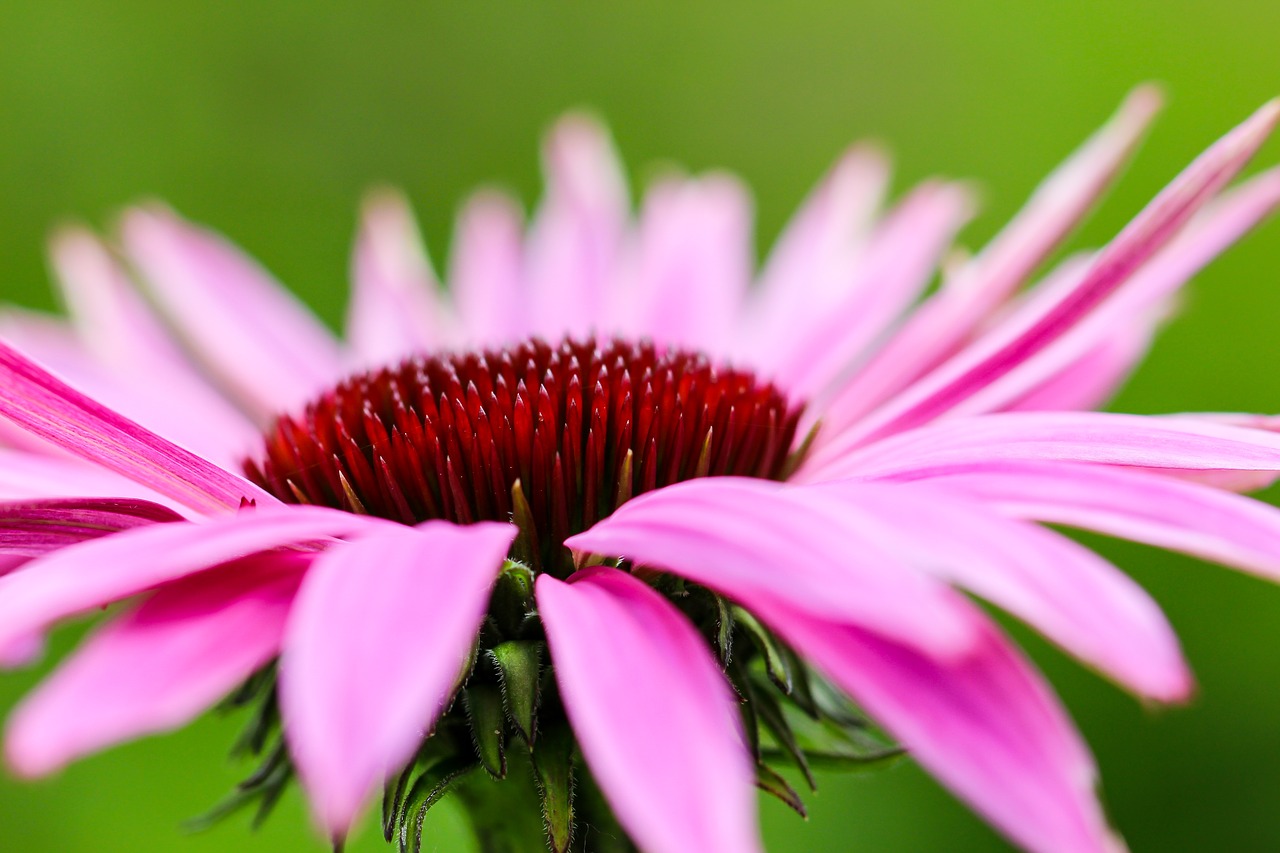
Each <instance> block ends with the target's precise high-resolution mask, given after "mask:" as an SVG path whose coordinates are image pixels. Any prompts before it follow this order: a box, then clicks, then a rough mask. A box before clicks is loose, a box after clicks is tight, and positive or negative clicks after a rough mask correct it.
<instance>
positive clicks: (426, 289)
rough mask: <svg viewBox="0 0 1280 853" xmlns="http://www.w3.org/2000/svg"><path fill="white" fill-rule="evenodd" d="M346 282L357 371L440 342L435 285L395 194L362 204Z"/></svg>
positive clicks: (404, 204)
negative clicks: (362, 209)
mask: <svg viewBox="0 0 1280 853" xmlns="http://www.w3.org/2000/svg"><path fill="white" fill-rule="evenodd" d="M351 280H352V290H351V305H350V308H349V309H348V312H347V339H348V342H349V343H350V344H351V347H352V349H353V350H354V353H353V354H354V356H355V358H356V360H357V362H358V363H359V366H360V367H381V366H382V365H384V364H389V363H390V364H394V363H396V362H398V361H400V360H401V359H403V358H405V357H406V356H408V355H411V354H412V353H415V352H418V351H420V350H422V349H426V348H428V347H433V346H438V345H439V344H440V343H441V342H442V340H441V339H442V337H443V335H444V332H445V331H446V328H447V324H441V323H439V322H438V321H439V320H440V319H441V318H440V317H439V314H440V311H441V306H440V303H439V299H438V298H437V291H438V290H439V287H440V285H439V283H438V282H437V281H436V276H435V273H434V272H432V270H431V262H430V260H428V258H427V250H426V248H425V247H424V246H423V245H422V238H421V237H419V236H418V224H417V223H416V222H415V221H414V218H413V211H412V210H411V209H410V208H409V202H408V200H407V199H405V197H404V196H403V195H401V194H400V193H398V192H394V191H391V190H383V191H380V192H377V193H374V194H372V195H371V196H370V197H369V198H368V199H366V200H365V204H364V212H363V216H362V217H361V221H360V233H359V235H358V236H357V238H356V248H355V257H354V258H353V259H352V262H351Z"/></svg>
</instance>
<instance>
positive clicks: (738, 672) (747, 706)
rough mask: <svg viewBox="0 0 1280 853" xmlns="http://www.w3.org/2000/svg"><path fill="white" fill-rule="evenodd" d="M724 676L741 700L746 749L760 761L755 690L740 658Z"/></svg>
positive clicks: (730, 665) (740, 706)
mask: <svg viewBox="0 0 1280 853" xmlns="http://www.w3.org/2000/svg"><path fill="white" fill-rule="evenodd" d="M726 674H727V675H728V676H729V683H730V684H732V685H733V689H734V691H735V692H736V693H737V694H738V696H739V697H740V698H741V699H742V701H741V702H740V703H739V704H738V708H739V710H740V711H741V712H742V733H743V734H744V735H745V736H746V738H747V749H748V751H749V752H750V753H751V757H752V758H754V759H755V760H756V761H757V762H758V761H759V760H760V720H759V719H758V718H757V717H756V705H755V696H756V688H755V686H754V685H752V683H751V675H750V673H748V672H747V668H746V666H745V665H744V664H743V662H742V658H735V659H734V660H733V661H731V662H730V663H729V668H728V670H726Z"/></svg>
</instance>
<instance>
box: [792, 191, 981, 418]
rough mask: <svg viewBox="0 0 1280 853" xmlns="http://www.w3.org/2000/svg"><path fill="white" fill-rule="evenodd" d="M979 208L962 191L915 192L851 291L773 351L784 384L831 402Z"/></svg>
mask: <svg viewBox="0 0 1280 853" xmlns="http://www.w3.org/2000/svg"><path fill="white" fill-rule="evenodd" d="M973 209H974V202H973V197H972V193H971V192H970V191H969V190H968V189H967V188H966V187H963V186H961V185H958V184H946V183H941V182H937V181H933V182H927V183H925V184H922V185H921V186H920V187H917V188H916V189H915V190H914V191H912V193H911V194H910V195H908V196H907V198H905V199H904V200H903V201H902V203H901V204H899V205H898V207H897V208H895V209H894V210H893V211H892V212H890V213H889V215H888V216H886V217H885V219H884V222H882V223H881V224H880V226H879V227H878V228H877V229H876V232H875V233H874V234H873V235H872V236H871V239H870V241H869V245H868V247H867V250H866V253H865V254H864V256H863V257H862V258H861V260H860V261H859V263H858V266H857V270H856V271H855V272H854V274H853V276H852V277H851V281H850V283H849V285H848V288H847V292H846V293H845V294H843V295H842V296H841V298H840V299H838V300H837V301H835V302H834V303H832V304H831V305H829V306H827V308H826V310H823V311H821V312H820V313H816V314H814V316H812V317H810V318H808V322H807V323H804V324H801V325H799V327H796V326H792V327H790V328H788V329H787V330H786V338H785V339H784V340H782V341H776V342H774V343H773V345H772V346H770V347H769V348H768V350H767V351H769V350H772V351H774V352H776V354H774V352H771V354H770V363H771V365H772V366H773V367H774V369H775V370H776V374H777V379H778V382H779V384H780V385H781V386H782V387H783V388H786V389H787V391H788V393H789V394H791V395H792V396H793V397H795V398H797V399H802V400H810V399H814V398H815V397H818V398H822V397H824V396H825V395H823V394H822V393H821V392H824V391H826V390H827V388H828V386H829V385H830V384H831V383H832V382H834V381H836V380H837V379H839V378H840V377H841V375H842V374H844V373H846V372H847V370H848V368H849V367H850V366H852V365H853V364H854V363H855V362H856V361H857V359H858V358H859V357H861V356H862V355H864V353H865V352H866V351H867V349H868V348H869V347H870V346H871V345H872V344H873V343H875V342H876V341H877V340H878V339H879V338H880V337H881V336H883V335H884V333H885V332H886V330H888V329H889V328H890V326H891V325H892V324H893V323H894V322H895V321H896V320H897V319H898V318H899V316H900V315H901V314H902V312H903V311H905V310H906V309H907V308H908V307H909V306H910V305H911V304H912V303H913V302H914V301H915V300H916V299H917V297H919V295H920V293H921V292H922V291H923V290H924V288H925V287H926V286H927V285H928V284H929V282H930V281H931V280H932V279H933V274H934V270H935V269H936V267H937V265H938V262H939V260H941V258H942V255H943V253H944V252H945V251H946V250H947V248H948V247H950V245H951V241H952V240H953V239H955V235H956V232H957V231H959V229H960V228H961V226H963V225H964V224H965V222H967V221H968V220H969V218H970V217H971V216H972V214H973ZM796 298H797V299H798V300H800V301H804V300H803V299H802V298H801V297H796Z"/></svg>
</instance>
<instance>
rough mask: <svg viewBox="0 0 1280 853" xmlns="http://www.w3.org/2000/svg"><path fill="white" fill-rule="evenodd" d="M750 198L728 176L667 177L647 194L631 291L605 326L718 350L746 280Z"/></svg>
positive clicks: (749, 252)
mask: <svg viewBox="0 0 1280 853" xmlns="http://www.w3.org/2000/svg"><path fill="white" fill-rule="evenodd" d="M751 221H752V216H751V201H750V197H749V196H748V194H747V190H746V188H745V187H743V186H742V184H741V183H740V182H739V181H738V180H737V179H735V178H732V177H730V176H728V175H714V174H713V175H708V176H705V177H701V178H697V179H667V180H664V181H661V182H659V183H658V184H656V185H655V186H653V187H652V188H650V189H649V191H648V192H647V193H646V194H645V199H644V207H643V209H642V210H641V213H640V222H639V226H638V229H637V234H636V244H637V245H636V246H635V249H634V254H635V259H634V267H635V268H634V269H633V270H632V276H633V278H634V281H632V282H630V284H631V287H630V288H629V292H626V293H624V294H622V296H621V299H620V303H621V304H620V305H618V306H617V307H616V308H615V309H614V310H613V311H611V317H610V319H609V320H608V321H606V323H605V326H606V327H607V329H608V330H609V331H615V332H619V333H622V334H624V335H626V336H627V337H631V338H650V339H652V340H654V341H655V342H657V343H659V344H670V345H676V346H683V347H688V348H691V349H696V350H699V351H701V352H724V351H725V348H726V342H727V340H728V337H729V334H730V332H731V330H732V329H733V328H734V325H735V323H736V322H737V320H738V319H739V314H740V313H741V311H742V303H743V299H744V297H745V296H746V293H747V287H748V284H749V283H750V280H751V265H752V245H751Z"/></svg>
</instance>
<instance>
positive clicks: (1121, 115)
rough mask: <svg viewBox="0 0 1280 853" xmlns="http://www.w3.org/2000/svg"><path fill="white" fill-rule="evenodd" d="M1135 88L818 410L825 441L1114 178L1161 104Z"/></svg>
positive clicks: (969, 329) (1014, 278)
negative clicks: (1105, 122) (844, 385)
mask: <svg viewBox="0 0 1280 853" xmlns="http://www.w3.org/2000/svg"><path fill="white" fill-rule="evenodd" d="M1160 100H1161V98H1160V94H1159V92H1158V91H1157V90H1156V89H1154V88H1153V87H1150V86H1143V87H1140V88H1138V89H1136V90H1134V91H1133V92H1132V93H1131V94H1130V95H1129V96H1128V97H1127V98H1126V99H1125V101H1124V103H1123V104H1121V105H1120V108H1119V109H1118V110H1117V111H1116V114H1115V115H1114V116H1113V117H1112V118H1111V120H1110V121H1108V122H1107V124H1106V125H1104V126H1103V127H1102V129H1100V130H1099V131H1097V132H1096V133H1095V134H1094V135H1093V136H1091V137H1090V138H1089V140H1088V141H1087V142H1085V144H1084V145H1083V146H1081V147H1080V148H1079V149H1078V150H1077V151H1076V152H1075V153H1074V154H1072V155H1071V156H1070V157H1069V158H1068V159H1067V160H1066V161H1065V162H1064V163H1063V164H1062V165H1061V166H1059V167H1058V168H1057V169H1055V170H1054V171H1053V173H1052V174H1050V175H1049V177H1048V178H1046V179H1045V180H1044V182H1043V183H1041V184H1040V186H1039V187H1037V188H1036V191H1035V192H1034V193H1033V194H1032V196H1031V198H1030V199H1028V201H1027V203H1026V205H1025V206H1024V207H1023V208H1022V210H1021V211H1019V213H1018V215H1017V216H1016V217H1014V219H1013V220H1012V221H1011V222H1010V223H1009V224H1008V225H1007V226H1006V227H1005V228H1004V229H1003V230H1002V231H1001V232H1000V234H999V235H997V236H996V238H995V239H994V240H992V241H991V242H990V243H989V244H988V245H987V247H986V248H985V249H983V250H982V252H981V253H980V254H979V255H978V256H977V257H976V258H974V259H973V260H972V261H971V262H970V263H968V264H966V265H965V267H964V268H963V269H962V270H961V271H960V272H959V273H958V274H957V275H956V276H955V277H954V278H953V279H952V280H950V281H948V282H947V283H946V284H945V285H944V287H943V288H942V290H940V291H939V292H938V293H937V294H936V295H934V296H932V297H931V298H930V299H928V300H927V301H926V302H925V303H924V304H923V305H922V306H921V307H920V308H919V309H918V310H917V311H916V312H915V314H914V315H912V317H911V318H910V320H909V321H907V323H906V324H905V325H904V327H903V328H902V330H901V331H899V332H898V334H896V335H895V336H894V337H893V338H892V339H891V340H890V341H888V342H887V343H886V345H885V347H884V348H883V349H882V350H881V351H880V352H878V353H877V354H876V356H875V357H874V359H873V360H872V361H871V362H870V363H869V364H868V365H867V367H866V368H865V369H864V370H862V371H861V372H860V373H859V374H858V376H857V377H856V378H854V379H853V380H852V381H850V383H849V384H848V385H847V386H846V387H845V388H844V390H843V391H842V392H841V394H840V396H839V397H838V398H837V399H836V400H835V401H833V403H832V405H831V406H830V407H828V410H827V411H826V412H825V413H824V416H823V422H824V424H825V425H826V430H825V432H826V436H825V437H823V436H819V443H825V442H826V441H828V440H830V439H831V438H832V437H834V436H836V435H839V434H840V433H841V432H843V431H844V430H845V429H846V428H848V427H849V426H851V425H852V424H854V423H855V422H856V421H857V420H859V419H860V418H862V417H863V416H864V415H866V414H867V413H868V412H870V411H871V410H872V409H873V408H875V407H876V406H878V405H879V404H880V403H883V402H884V401H885V400H886V399H888V397H890V396H891V395H892V394H895V393H897V392H898V391H900V390H902V389H903V388H905V387H906V386H907V385H908V384H910V383H911V382H912V381H913V380H915V379H916V378H918V377H919V376H920V375H921V374H923V373H924V372H925V371H927V370H929V369H931V368H932V367H934V366H936V365H937V364H938V363H939V362H940V361H941V360H942V359H943V358H946V357H947V356H948V355H950V354H952V353H953V352H954V351H955V350H956V348H958V347H959V346H961V345H963V344H964V343H965V342H966V341H967V340H968V339H969V337H970V336H971V335H972V334H973V333H974V331H975V330H976V329H977V328H978V326H979V325H980V324H981V323H982V322H983V321H985V320H986V319H987V317H988V316H990V314H991V312H992V311H994V310H996V309H997V308H999V306H1000V305H1002V304H1003V303H1004V302H1005V300H1007V299H1008V298H1009V296H1010V295H1011V294H1012V293H1013V292H1014V291H1015V290H1016V289H1017V288H1018V287H1019V286H1021V285H1022V283H1023V282H1024V281H1025V280H1026V279H1027V277H1028V276H1030V275H1031V273H1032V272H1034V270H1035V268H1036V267H1037V266H1039V265H1040V264H1041V263H1042V262H1043V261H1044V259H1045V258H1046V257H1048V256H1049V255H1050V254H1051V253H1052V251H1053V249H1054V248H1055V247H1056V246H1057V245H1058V244H1059V243H1061V242H1062V240H1063V239H1064V238H1065V237H1066V236H1067V234H1068V233H1070V231H1071V230H1072V229H1073V228H1074V227H1075V226H1076V224H1077V223H1078V222H1079V221H1080V220H1081V218H1083V217H1084V215H1085V213H1086V212H1087V211H1088V210H1089V208H1090V207H1092V206H1093V204H1094V202H1096V201H1097V199H1098V198H1099V197H1100V196H1101V195H1102V193H1103V191H1104V190H1105V189H1106V188H1107V186H1109V185H1110V184H1111V182H1112V181H1113V180H1114V179H1115V176H1116V174H1117V172H1119V170H1120V167H1121V166H1122V165H1123V164H1124V163H1125V161H1126V160H1128V158H1129V155H1130V154H1131V153H1132V152H1133V149H1134V148H1135V147H1137V144H1138V141H1139V140H1140V139H1141V138H1142V134H1143V133H1144V132H1145V131H1146V128H1147V126H1148V125H1149V124H1150V123H1151V119H1152V117H1153V116H1154V115H1155V113H1156V111H1157V110H1158V109H1159V107H1160Z"/></svg>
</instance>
